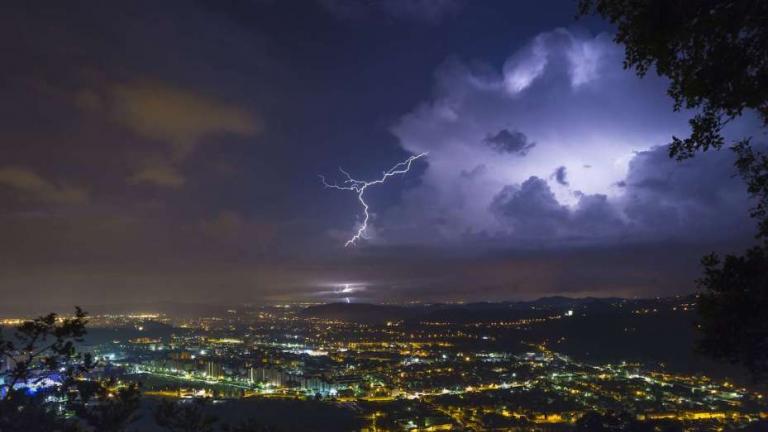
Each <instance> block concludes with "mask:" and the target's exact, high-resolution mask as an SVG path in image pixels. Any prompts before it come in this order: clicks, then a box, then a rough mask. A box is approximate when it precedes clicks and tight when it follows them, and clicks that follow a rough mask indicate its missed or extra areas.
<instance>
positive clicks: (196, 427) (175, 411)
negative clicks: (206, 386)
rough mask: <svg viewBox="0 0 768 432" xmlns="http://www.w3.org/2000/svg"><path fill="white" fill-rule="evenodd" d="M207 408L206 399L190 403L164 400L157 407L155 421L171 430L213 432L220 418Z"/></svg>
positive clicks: (171, 431) (173, 431)
mask: <svg viewBox="0 0 768 432" xmlns="http://www.w3.org/2000/svg"><path fill="white" fill-rule="evenodd" d="M207 408H208V403H207V402H206V401H205V400H204V399H195V400H193V401H191V402H189V403H186V402H173V401H168V400H163V401H161V402H160V405H158V406H157V408H156V409H155V422H156V423H157V424H158V426H161V427H163V428H165V429H166V430H168V431H170V432H211V431H213V428H214V425H215V424H216V422H217V420H218V419H217V418H216V417H215V416H212V415H210V414H208V412H207Z"/></svg>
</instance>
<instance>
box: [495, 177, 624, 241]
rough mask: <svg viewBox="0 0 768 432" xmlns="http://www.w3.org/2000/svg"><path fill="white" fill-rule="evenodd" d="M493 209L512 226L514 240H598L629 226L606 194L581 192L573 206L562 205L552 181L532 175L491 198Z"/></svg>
mask: <svg viewBox="0 0 768 432" xmlns="http://www.w3.org/2000/svg"><path fill="white" fill-rule="evenodd" d="M490 210H491V212H492V213H493V214H494V215H495V216H496V217H497V218H498V219H499V220H500V221H501V222H502V223H503V224H504V225H505V226H508V227H510V233H509V236H510V237H511V240H513V241H519V240H535V241H538V242H540V244H542V245H544V244H547V243H549V241H551V240H559V241H560V242H562V241H565V240H568V241H574V240H580V239H581V240H583V239H589V243H595V242H597V241H600V240H601V239H604V238H605V237H606V236H609V235H610V236H615V235H616V234H619V233H620V232H622V231H623V230H624V229H625V228H626V227H625V226H624V222H623V221H622V217H621V214H620V212H619V211H618V210H617V209H616V208H615V206H614V205H613V204H612V203H609V202H608V199H607V197H606V196H605V195H600V194H594V195H585V194H581V195H580V197H579V201H578V202H577V203H576V205H575V206H573V207H567V206H564V205H561V204H560V203H559V202H558V201H557V199H556V198H555V195H554V194H553V193H552V190H551V189H550V187H549V184H548V183H547V182H546V181H545V180H543V179H540V178H538V177H531V178H529V179H528V180H526V181H525V182H523V183H522V184H521V185H520V186H519V187H518V186H505V187H504V188H503V189H502V190H501V192H499V193H498V195H496V196H495V197H494V199H493V201H492V202H491V207H490Z"/></svg>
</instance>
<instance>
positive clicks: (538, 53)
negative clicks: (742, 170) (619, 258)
mask: <svg viewBox="0 0 768 432" xmlns="http://www.w3.org/2000/svg"><path fill="white" fill-rule="evenodd" d="M622 59H623V51H622V49H621V47H619V46H617V45H616V44H614V43H613V42H612V41H611V36H610V35H606V34H601V35H598V36H594V37H593V36H590V35H584V34H578V33H575V32H573V31H569V30H565V29H558V30H555V31H552V32H548V33H543V34H540V35H538V36H536V37H535V38H533V39H532V40H531V41H530V42H529V43H528V44H526V45H525V46H523V47H522V48H520V49H519V50H518V51H517V52H515V53H513V54H512V55H511V56H510V57H509V58H508V59H507V60H506V61H505V62H504V64H503V65H502V67H501V68H494V67H492V66H488V65H486V66H480V67H476V66H468V65H467V64H464V63H461V62H459V61H456V60H452V61H449V62H447V63H446V64H445V65H443V66H442V67H441V68H440V70H439V71H438V73H437V77H438V78H437V80H438V83H437V86H436V88H437V90H436V94H435V96H434V97H433V98H432V99H431V100H429V101H427V102H425V103H423V104H421V105H420V106H418V107H417V108H416V109H414V110H413V111H412V112H410V113H409V114H407V115H405V116H403V117H402V118H401V119H400V121H399V122H397V123H396V125H395V126H394V127H393V129H392V131H393V133H394V134H395V135H396V136H397V137H398V138H399V140H400V143H401V145H402V146H403V147H404V148H405V150H407V151H409V152H411V153H414V154H419V153H423V152H429V155H430V163H429V166H428V167H427V169H426V171H425V172H424V174H423V176H422V181H421V184H420V185H419V186H418V187H416V188H413V189H411V190H409V191H406V193H405V195H404V199H403V204H402V205H400V206H398V207H397V208H393V209H391V210H390V215H388V216H387V217H386V218H383V221H389V222H390V223H389V225H386V226H384V225H382V224H379V227H378V229H379V231H378V232H379V235H381V236H383V237H386V238H387V239H388V240H390V241H399V242H436V241H437V242H441V241H454V240H455V241H458V240H462V239H467V238H468V237H471V238H497V239H505V241H507V242H508V243H510V242H511V243H514V242H515V241H516V240H521V239H522V240H526V241H528V240H530V241H534V242H535V240H536V239H547V240H552V241H555V242H562V241H570V240H571V239H577V241H584V240H585V239H586V240H589V239H592V240H596V239H599V241H611V239H621V238H626V237H627V236H629V237H633V236H634V237H638V238H639V237H644V238H648V237H647V236H648V233H649V231H648V230H650V231H653V232H656V233H659V232H660V231H661V230H663V229H662V228H658V227H657V228H654V227H652V226H650V225H649V224H651V220H650V219H649V215H645V214H644V210H643V208H644V207H645V206H652V201H653V200H652V199H651V198H650V197H651V195H650V193H651V192H646V191H645V190H644V189H638V188H642V186H641V183H642V182H640V183H638V182H637V181H633V180H632V179H633V178H634V177H637V176H638V175H639V174H638V173H639V172H640V171H643V172H646V173H650V172H654V173H658V175H659V176H662V177H663V176H665V175H670V174H669V173H672V172H675V170H677V169H678V168H679V166H676V165H675V163H673V162H672V161H667V160H666V159H665V160H664V161H661V160H656V158H657V157H662V158H663V157H665V156H666V155H665V154H664V153H665V152H666V149H665V148H663V147H658V146H659V145H662V144H665V143H667V142H669V140H670V137H671V136H672V135H682V134H684V133H685V132H686V130H687V125H686V122H685V116H684V113H682V114H674V113H672V105H671V102H670V100H669V99H668V97H667V96H666V94H665V89H666V83H665V82H664V81H662V80H661V79H660V78H658V77H654V76H649V77H646V78H644V79H642V80H641V79H638V78H637V77H636V76H635V74H634V73H633V72H632V71H626V70H624V69H623V68H622ZM476 64H477V63H476V62H473V63H472V65H476ZM534 143H535V144H534ZM651 155H653V156H654V158H653V160H654V164H650V163H646V159H649V158H650V156H651ZM728 158H730V156H729V155H728V154H725V153H723V154H712V155H702V156H701V157H700V158H696V159H695V160H693V161H690V163H689V164H688V165H687V166H686V168H684V170H683V171H680V172H679V174H675V175H678V176H686V178H687V180H686V181H687V182H688V183H686V184H687V185H688V186H689V187H692V186H693V184H694V183H695V182H696V181H697V180H702V181H706V180H705V179H703V177H705V176H707V175H709V174H707V173H706V172H705V171H703V170H702V169H701V167H703V166H705V165H709V164H714V162H709V161H710V160H715V159H718V160H720V161H722V159H728ZM722 162H723V164H724V165H723V167H725V168H724V169H727V168H728V167H730V165H729V162H728V161H722ZM652 165H655V166H652ZM724 169H723V168H721V169H719V170H718V171H717V174H719V175H720V177H717V179H716V181H719V182H721V184H722V185H723V187H728V188H733V190H734V191H738V190H740V189H739V188H740V186H739V184H738V180H734V179H733V178H731V174H732V173H730V174H727V173H725V172H723V170H724ZM621 182H625V185H628V186H627V187H620V185H621V184H622V183H621ZM668 192H671V191H670V190H657V191H654V193H658V194H660V195H659V198H661V201H662V202H665V203H668V205H669V206H671V207H673V208H674V212H675V214H676V215H677V217H676V219H674V220H672V222H671V223H676V224H677V225H676V226H675V228H674V229H675V230H677V231H681V230H680V229H679V228H681V227H682V228H683V229H682V232H687V231H685V227H686V226H687V222H686V221H687V219H689V218H695V217H698V215H701V214H704V213H702V211H700V209H701V208H712V209H715V208H718V207H717V206H719V205H723V203H725V202H728V203H732V200H731V199H730V198H728V199H725V198H723V197H718V198H723V199H720V200H709V199H708V197H703V196H697V195H696V194H694V195H693V198H690V199H688V198H686V199H682V198H681V199H677V198H672V197H668V198H666V197H665V194H666V193H668ZM734 194H735V195H734V196H735V197H734V198H733V200H735V201H733V202H736V201H738V200H741V201H739V202H740V205H739V207H740V208H745V207H746V201H745V197H744V194H743V193H741V194H739V193H737V192H734ZM729 197H730V196H729ZM696 199H702V200H704V201H697V202H696V204H695V205H694V204H693V202H692V201H691V200H696ZM722 209H723V208H720V210H722ZM657 211H662V209H657ZM729 214H732V213H729ZM722 219H723V217H717V218H714V219H710V220H709V223H710V226H718V224H720V222H722ZM723 223H726V222H723Z"/></svg>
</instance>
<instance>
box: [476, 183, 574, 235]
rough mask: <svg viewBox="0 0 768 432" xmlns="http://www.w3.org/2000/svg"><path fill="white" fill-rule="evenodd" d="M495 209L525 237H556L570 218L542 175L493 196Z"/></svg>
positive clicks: (505, 221) (508, 187) (504, 189)
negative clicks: (541, 177)
mask: <svg viewBox="0 0 768 432" xmlns="http://www.w3.org/2000/svg"><path fill="white" fill-rule="evenodd" d="M491 211H492V212H493V213H494V214H495V215H496V216H497V217H498V218H499V219H501V220H502V221H503V222H504V223H505V224H509V225H511V226H512V230H513V232H514V233H515V234H516V235H520V236H522V237H541V236H550V235H552V236H556V235H557V234H558V233H559V231H560V229H561V227H562V226H563V225H564V224H565V223H566V222H567V220H568V209H567V208H566V207H564V206H562V205H560V203H558V202H557V199H556V198H555V195H554V194H553V193H552V191H551V190H550V189H549V185H547V182H546V181H544V180H542V179H540V178H538V177H531V178H529V179H528V180H526V181H524V182H523V184H522V185H520V187H516V186H505V187H504V188H503V189H502V190H501V192H499V194H498V195H496V196H495V197H494V198H493V201H492V202H491Z"/></svg>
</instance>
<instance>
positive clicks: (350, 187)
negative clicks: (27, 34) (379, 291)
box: [319, 153, 427, 247]
mask: <svg viewBox="0 0 768 432" xmlns="http://www.w3.org/2000/svg"><path fill="white" fill-rule="evenodd" d="M426 156H427V153H421V154H418V155H415V156H411V157H409V158H408V159H406V160H404V161H403V162H400V163H398V164H397V165H395V166H393V167H392V168H390V169H389V170H388V171H384V172H383V173H382V174H381V178H379V179H377V180H373V181H362V180H356V179H353V178H352V176H350V175H349V173H348V172H346V171H344V170H343V169H342V168H339V171H341V173H342V174H344V176H345V177H346V180H344V181H343V182H342V183H341V184H338V183H333V184H331V183H328V182H327V181H325V177H324V176H322V175H321V176H319V177H320V180H322V181H323V186H325V187H327V188H331V189H338V190H344V191H353V192H355V193H356V194H357V200H358V201H360V205H361V206H363V221H362V223H361V224H360V227H359V228H358V229H357V232H356V233H355V235H353V236H352V238H350V239H349V240H347V242H346V243H344V247H347V246H349V245H354V244H355V242H356V241H357V240H359V239H361V238H363V237H364V235H365V230H366V229H368V220H369V219H370V217H371V215H370V213H369V212H368V209H369V206H368V203H366V202H365V198H364V195H365V191H366V190H367V189H368V188H369V187H370V186H375V185H378V184H382V183H384V182H385V181H387V179H388V178H390V177H392V176H395V175H398V174H405V173H407V172H408V171H410V169H411V164H413V161H415V160H416V159H419V158H422V157H426Z"/></svg>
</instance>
